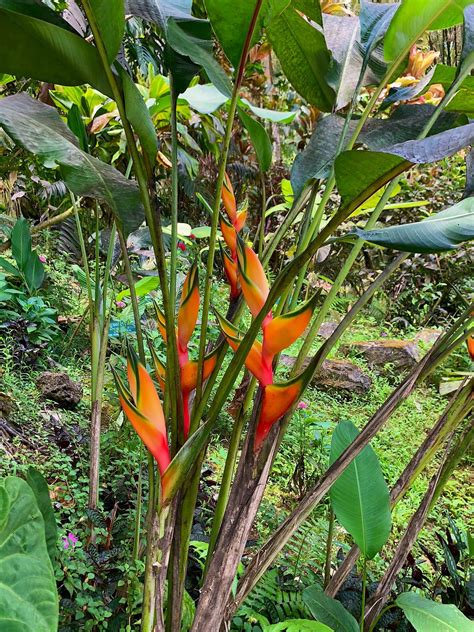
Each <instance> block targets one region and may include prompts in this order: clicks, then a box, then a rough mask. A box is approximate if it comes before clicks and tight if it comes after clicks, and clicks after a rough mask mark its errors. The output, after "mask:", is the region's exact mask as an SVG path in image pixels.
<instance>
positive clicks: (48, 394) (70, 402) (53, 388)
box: [36, 371, 83, 408]
mask: <svg viewBox="0 0 474 632" xmlns="http://www.w3.org/2000/svg"><path fill="white" fill-rule="evenodd" d="M36 386H37V387H38V389H39V390H40V392H41V396H42V397H43V398H44V399H51V400H53V402H56V403H57V404H59V405H60V406H61V407H62V408H74V407H75V406H77V404H78V403H79V402H80V401H81V399H82V394H83V393H82V386H81V385H80V384H78V383H77V382H74V381H73V380H71V378H70V377H69V375H68V374H67V373H63V372H60V373H57V372H54V371H44V373H41V375H40V376H39V377H38V379H37V381H36Z"/></svg>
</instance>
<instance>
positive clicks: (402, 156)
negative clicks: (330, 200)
mask: <svg viewBox="0 0 474 632" xmlns="http://www.w3.org/2000/svg"><path fill="white" fill-rule="evenodd" d="M473 142H474V123H470V124H469V125H462V126H461V127H456V128H454V129H450V130H447V131H445V132H442V133H440V134H434V135H433V136H429V137H428V138H424V139H422V140H409V141H407V142H404V143H397V144H395V145H391V146H389V147H386V148H384V150H383V153H382V152H372V151H355V150H353V151H345V152H343V153H342V154H340V155H339V156H338V157H337V158H336V162H335V173H336V181H337V186H338V189H339V193H340V194H341V197H342V209H344V210H345V211H346V212H352V211H354V210H355V209H357V208H358V207H359V206H360V205H361V204H362V203H363V202H365V200H367V199H368V198H369V197H370V196H371V195H373V194H374V193H375V192H376V191H378V190H379V189H380V188H381V187H382V186H384V185H385V184H387V183H388V182H390V180H392V178H394V177H396V176H397V175H400V174H401V173H403V172H404V171H406V170H407V169H409V168H410V167H412V166H413V165H414V164H425V163H430V162H437V161H438V160H442V159H443V158H447V157H449V156H452V155H453V154H455V153H457V152H458V151H460V150H461V149H463V148H464V147H467V146H468V145H471V144H472V143H473Z"/></svg>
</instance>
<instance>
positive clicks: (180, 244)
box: [178, 241, 186, 252]
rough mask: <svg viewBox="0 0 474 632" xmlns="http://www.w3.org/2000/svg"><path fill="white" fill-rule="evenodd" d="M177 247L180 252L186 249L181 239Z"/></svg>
mask: <svg viewBox="0 0 474 632" xmlns="http://www.w3.org/2000/svg"><path fill="white" fill-rule="evenodd" d="M178 248H179V249H180V250H181V251H182V252H184V251H185V250H186V246H185V245H184V244H183V242H182V241H180V242H179V244H178Z"/></svg>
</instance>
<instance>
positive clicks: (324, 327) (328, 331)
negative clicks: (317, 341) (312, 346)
mask: <svg viewBox="0 0 474 632" xmlns="http://www.w3.org/2000/svg"><path fill="white" fill-rule="evenodd" d="M338 325H339V323H336V322H334V321H328V322H327V323H322V324H321V327H320V328H319V331H318V336H321V338H324V339H325V340H327V339H328V338H330V337H331V336H332V335H333V333H334V332H335V331H336V329H337V326H338Z"/></svg>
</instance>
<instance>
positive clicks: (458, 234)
mask: <svg viewBox="0 0 474 632" xmlns="http://www.w3.org/2000/svg"><path fill="white" fill-rule="evenodd" d="M356 233H357V236H358V237H360V238H362V239H365V241H369V242H370V243H372V244H377V245H379V246H385V247H386V248H394V249H395V250H402V251H403V252H417V253H429V252H444V251H445V250H452V249H454V248H456V247H457V246H458V245H459V244H461V243H463V242H465V241H470V240H472V239H474V197H469V198H466V199H464V200H462V201H461V202H459V203H458V204H455V205H454V206H452V207H451V208H449V209H446V210H444V211H441V212H440V213H435V214H434V215H431V216H430V217H427V218H426V219H424V220H423V221H421V222H414V223H412V224H402V225H399V226H390V227H389V228H381V229H374V230H360V229H356Z"/></svg>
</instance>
